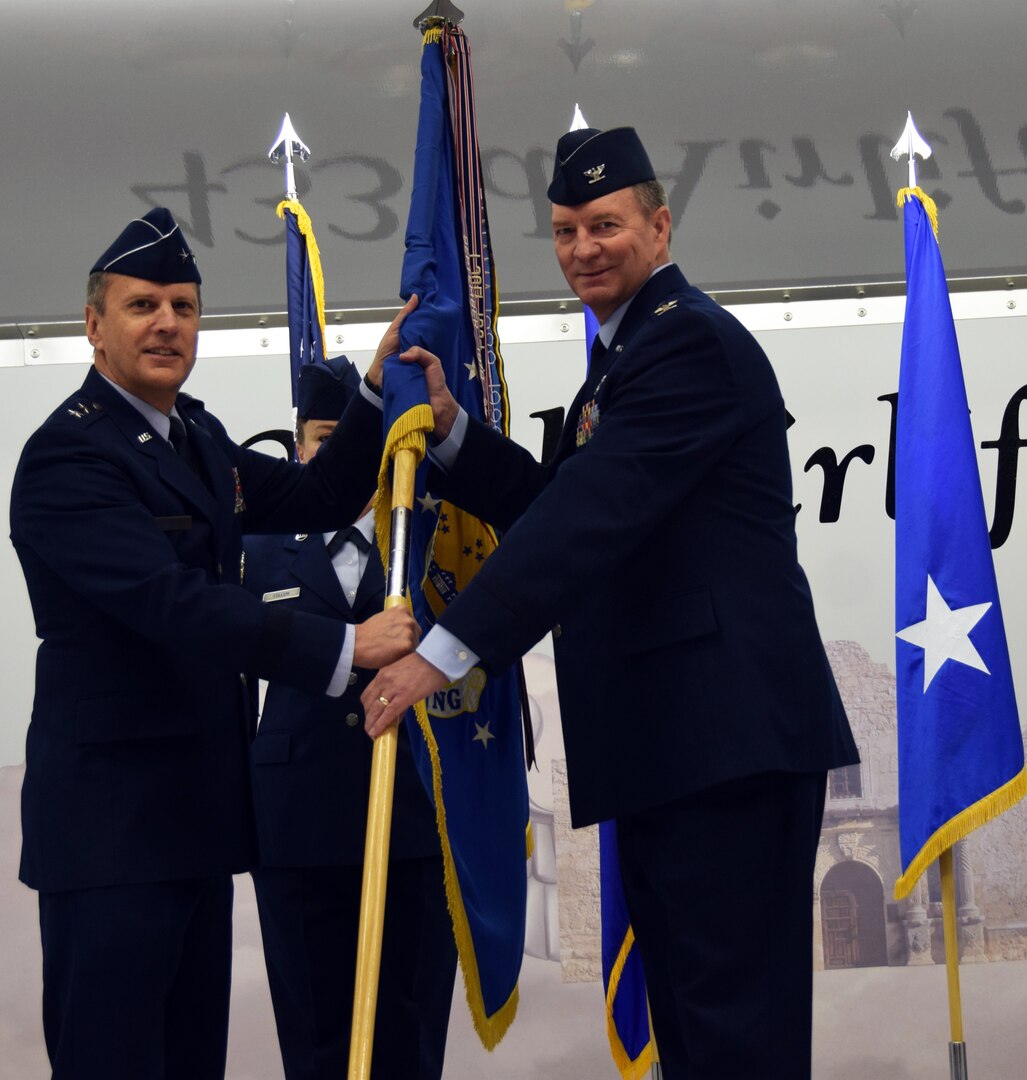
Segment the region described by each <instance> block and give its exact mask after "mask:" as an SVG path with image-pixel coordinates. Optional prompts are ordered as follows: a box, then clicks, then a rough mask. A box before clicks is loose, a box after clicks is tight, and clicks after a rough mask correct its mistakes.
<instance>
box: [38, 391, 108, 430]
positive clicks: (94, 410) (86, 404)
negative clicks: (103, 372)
mask: <svg viewBox="0 0 1027 1080" xmlns="http://www.w3.org/2000/svg"><path fill="white" fill-rule="evenodd" d="M105 411H106V410H105V409H104V405H103V402H102V401H94V400H93V399H92V398H90V397H88V396H87V395H83V394H75V395H73V396H72V397H70V398H68V399H67V401H65V402H64V404H63V405H60V406H59V407H58V408H57V409H56V410H55V411H54V412H53V414H52V415H51V417H50V419H51V420H60V419H65V418H67V419H69V420H70V421H72V422H77V423H80V424H84V425H86V426H88V425H89V424H92V423H95V421H96V420H97V419H99V417H101V416H103V414H104V412H105Z"/></svg>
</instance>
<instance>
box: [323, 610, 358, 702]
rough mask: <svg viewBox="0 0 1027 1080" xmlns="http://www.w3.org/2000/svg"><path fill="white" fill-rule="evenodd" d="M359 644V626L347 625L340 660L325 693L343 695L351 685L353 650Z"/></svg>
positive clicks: (335, 695) (332, 695)
mask: <svg viewBox="0 0 1027 1080" xmlns="http://www.w3.org/2000/svg"><path fill="white" fill-rule="evenodd" d="M356 644H357V628H356V627H355V626H347V627H346V636H345V638H343V641H342V652H340V653H339V662H338V663H337V664H336V665H335V674H334V675H332V681H331V682H330V683H329V684H328V689H327V690H326V691H325V693H326V694H327V695H328V696H329V697H342V695H343V694H344V693H345V692H346V687H347V686H349V677H350V673H351V672H352V671H353V650H354V648H355V647H356Z"/></svg>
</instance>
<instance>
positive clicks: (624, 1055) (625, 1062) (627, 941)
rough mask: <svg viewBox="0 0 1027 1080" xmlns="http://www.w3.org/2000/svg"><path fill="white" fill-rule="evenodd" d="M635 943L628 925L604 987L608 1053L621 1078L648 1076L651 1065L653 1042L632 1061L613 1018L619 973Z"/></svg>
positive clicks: (646, 1045) (637, 1078)
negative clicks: (608, 1042) (606, 985)
mask: <svg viewBox="0 0 1027 1080" xmlns="http://www.w3.org/2000/svg"><path fill="white" fill-rule="evenodd" d="M634 944H635V931H634V930H632V929H631V927H630V926H629V927H628V932H627V933H626V934H625V935H624V940H623V941H622V942H621V946H620V951H619V952H618V953H617V959H616V960H615V961H614V963H613V967H612V969H611V970H610V984H609V986H608V987H607V988H606V1034H607V1037H608V1038H609V1040H610V1053H611V1054H612V1055H613V1062H614V1064H615V1065H616V1066H617V1069H618V1071H619V1072H620V1074H621V1077H622V1078H623V1080H643V1078H644V1077H646V1076H648V1075H649V1073H650V1072H651V1070H652V1066H653V1043H652V1039H650V1040H649V1042H647V1043H646V1044H645V1046H644V1047H643V1048H642V1052H641V1053H640V1054H639V1055H638V1057H637V1058H635V1060H634V1061H632V1060H631V1058H629V1057H628V1052H627V1050H626V1049H625V1048H624V1043H622V1042H621V1038H620V1034H619V1032H618V1031H617V1025H616V1024H615V1023H614V1020H613V1003H614V1000H615V999H616V997H617V989H618V987H619V986H620V979H621V975H622V974H623V973H624V965H625V964H626V963H627V962H628V954H629V953H630V952H631V948H632V946H633V945H634Z"/></svg>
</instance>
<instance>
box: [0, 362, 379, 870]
mask: <svg viewBox="0 0 1027 1080" xmlns="http://www.w3.org/2000/svg"><path fill="white" fill-rule="evenodd" d="M176 406H177V410H178V412H179V414H180V415H181V417H182V419H183V421H184V422H185V424H186V425H187V426H188V429H189V437H190V442H191V444H192V445H193V447H194V451H195V453H196V455H197V456H198V458H199V462H200V466H201V470H202V473H203V477H202V478H201V477H200V476H199V475H197V474H196V473H194V472H192V471H191V470H190V468H189V467H188V466H187V465H186V463H185V462H184V460H183V459H182V458H180V457H179V456H178V455H177V454H176V453H175V452H174V450H173V449H172V447H171V446H170V445H169V444H168V443H167V442H166V441H165V440H164V439H162V438H160V437H159V436H158V435H156V434H155V433H154V432H153V431H152V430H151V429H150V427H149V425H148V424H147V422H146V421H145V420H144V419H143V417H142V416H141V414H140V413H139V412H138V411H137V410H136V409H134V408H133V407H132V405H131V404H129V403H128V402H127V401H126V400H125V399H124V398H123V397H122V396H121V395H120V394H119V393H118V392H117V391H116V390H115V389H114V388H113V387H112V386H111V385H110V384H109V383H107V381H106V380H105V379H104V378H103V377H102V376H101V375H99V374H98V373H97V372H96V371H95V370H90V372H89V374H88V375H87V376H86V380H85V382H84V384H83V386H82V387H81V389H80V390H79V391H78V392H77V393H75V394H73V395H72V396H71V397H69V398H68V399H67V400H66V401H65V402H64V403H63V404H62V405H61V406H60V407H58V408H57V409H56V411H55V412H53V413H52V414H51V416H50V417H49V418H48V419H47V420H46V421H45V422H44V424H43V425H42V426H41V427H40V428H39V430H38V431H37V432H36V433H35V434H34V435H33V436H32V437H31V439H30V440H29V442H28V443H27V444H26V447H25V449H24V451H23V453H22V457H21V460H20V462H19V465H18V468H17V472H16V474H15V479H14V488H13V491H12V495H11V538H12V540H13V542H14V546H15V548H16V550H17V553H18V557H19V558H20V560H21V563H22V567H23V569H24V573H25V579H26V582H27V585H28V591H29V597H30V599H31V603H32V609H33V613H34V616H35V621H36V630H37V634H38V635H39V637H40V639H41V644H40V646H39V652H38V657H37V664H36V687H35V702H34V705H33V712H32V720H31V723H30V725H29V730H28V736H27V747H26V771H25V781H24V786H23V791H22V826H23V837H24V843H23V851H22V862H21V879H22V880H23V881H24V882H25V883H26V884H28V885H30V886H31V887H33V888H35V889H39V890H44V891H59V890H67V889H83V888H90V887H94V886H102V885H113V884H124V883H134V882H150V881H167V880H175V879H180V878H198V877H204V876H210V875H218V874H230V873H234V872H239V871H243V870H247V869H249V868H250V867H251V866H252V865H253V863H254V858H255V854H256V845H255V837H254V829H253V821H252V807H251V801H250V784H249V768H248V761H249V755H248V745H249V741H250V738H251V736H252V734H253V723H254V718H253V715H252V710H251V709H250V708H249V707H248V700H249V696H248V694H247V693H246V691H245V688H244V686H243V685H242V684H241V680H240V673H241V672H252V673H255V674H259V675H261V676H263V677H265V678H271V679H281V680H284V681H288V682H289V683H291V684H292V685H294V686H298V687H300V688H302V689H303V690H305V691H306V692H308V693H311V694H323V693H324V691H325V689H326V688H327V686H328V682H329V680H330V678H331V675H332V673H333V671H334V669H335V666H336V664H337V661H338V657H339V653H340V649H341V645H342V641H343V637H344V634H345V632H346V631H345V626H344V624H343V622H342V620H341V619H339V618H338V617H335V618H326V617H325V616H324V615H316V614H310V613H307V612H300V611H287V610H284V609H283V608H282V607H281V606H280V605H279V606H275V605H264V604H261V603H260V601H259V600H257V599H255V598H254V597H253V596H252V595H250V594H249V593H247V592H246V591H245V590H244V589H242V588H240V587H239V564H240V554H241V550H242V543H241V537H242V533H243V532H244V531H245V532H278V533H280V532H283V531H287V530H288V531H293V530H298V529H308V530H311V531H313V530H318V529H329V528H334V527H336V526H338V525H340V524H344V523H346V522H348V521H352V520H353V518H354V517H355V516H356V514H358V513H359V511H360V508H361V507H362V506H363V505H364V504H365V503H366V501H367V498H368V497H369V494H370V481H369V486H368V488H367V489H366V490H359V489H358V485H357V484H355V483H353V482H351V480H350V478H351V477H353V476H368V477H370V476H371V475H372V474H373V472H374V464H373V463H374V460H375V458H376V455H377V454H378V453H379V452H380V445H381V442H380V440H381V435H380V424H381V421H380V414H379V413H378V412H377V410H376V409H374V407H373V406H370V405H368V404H367V402H365V401H363V400H362V399H359V398H358V399H357V400H356V401H354V403H353V405H352V407H351V411H350V412H348V413H347V420H351V421H352V422H350V423H346V424H340V426H339V432H338V434H337V436H336V437H335V438H334V439H333V440H331V441H330V442H329V443H328V444H327V445H326V447H325V448H324V450H323V451H322V453H320V454H318V458H317V462H316V463H314V464H313V465H311V466H308V467H302V466H299V465H295V464H293V463H290V462H286V461H283V460H280V459H275V458H271V457H267V456H265V455H262V454H259V453H256V452H254V451H251V450H244V449H242V448H240V447H239V446H237V445H236V444H235V443H234V442H232V440H231V439H230V438H229V437H228V435H227V434H226V432H225V430H224V428H223V427H222V425H221V424H220V423H219V422H218V420H217V419H215V418H214V417H213V416H212V415H211V414H210V413H208V412H207V411H206V410H205V408H204V407H203V403H202V402H200V401H197V400H195V399H193V398H191V397H189V396H188V395H185V394H180V395H179V397H178V401H177V403H176Z"/></svg>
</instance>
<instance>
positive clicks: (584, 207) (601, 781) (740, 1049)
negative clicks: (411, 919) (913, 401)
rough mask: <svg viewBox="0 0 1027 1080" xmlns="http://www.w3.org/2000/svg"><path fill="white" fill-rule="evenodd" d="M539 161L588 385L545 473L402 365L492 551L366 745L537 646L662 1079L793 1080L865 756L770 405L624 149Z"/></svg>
mask: <svg viewBox="0 0 1027 1080" xmlns="http://www.w3.org/2000/svg"><path fill="white" fill-rule="evenodd" d="M556 156H557V161H556V167H555V171H554V176H553V182H552V184H551V185H550V188H549V197H550V199H551V201H552V203H553V211H552V219H553V241H554V245H555V248H556V256H557V259H558V261H559V263H560V267H561V269H562V270H563V273H564V275H565V277H566V279H567V281H568V283H569V284H570V286H571V288H572V289H573V290H574V292H575V293H576V294H577V295H578V296H579V297H580V298H581V300H582V301H583V302H584V303H585V304H587V305H589V306H590V307H591V308H592V310H593V311H594V312H595V314H596V316H597V318H598V319H599V321H600V324H601V325H600V330H599V336H598V339H597V345H596V346H595V348H594V350H593V354H592V359H591V363H590V368H589V372H588V376H587V378H586V380H585V384H584V385H583V386H582V388H581V390H580V391H579V393H578V395H577V397H576V398H575V401H574V403H573V405H572V406H571V409H570V412H569V415H568V421H567V424H566V426H565V428H564V431H563V434H562V437H561V440H560V443H559V446H558V449H557V452H556V455H555V459H554V461H553V463H552V464H551V465H550V466H549V467H548V468H543V467H541V466H539V465H538V463H537V462H535V461H534V459H533V458H532V457H531V455H530V454H528V453H527V452H525V451H524V450H523V449H521V448H520V447H518V446H516V445H515V444H514V443H512V442H510V441H509V440H505V439H503V438H502V437H501V436H499V435H497V434H496V433H494V432H491V431H490V430H489V429H488V428H487V427H485V426H484V425H480V424H478V423H476V422H474V421H470V422H468V419H467V417H466V415H465V414H463V413H462V412H460V411H459V410H458V409H457V406H456V403H455V402H454V401H453V399H452V397H451V396H450V395H449V393H448V391H447V390H446V388H445V385H444V379H443V376H442V372H441V368H440V367H439V365H438V361H437V360H436V359H435V358H434V357H432V356H431V355H430V354H427V353H425V352H423V351H422V350H419V349H414V350H411V351H410V353H409V354H405V357H406V358H407V359H413V360H417V361H419V362H420V363H421V364H422V365H423V366H424V367H425V370H426V375H427V378H428V385H429V390H430V392H431V396H432V405H433V410H434V412H435V417H436V434H437V435H438V436H440V437H442V438H443V439H444V441H443V443H442V444H441V445H440V446H439V447H438V448H437V450H436V451H435V453H436V457H437V460H438V461H439V462H440V463H441V465H442V466H443V468H442V469H440V470H438V471H437V474H436V475H434V476H433V477H432V478H431V481H430V483H431V489H432V493H433V494H436V495H442V496H444V497H446V498H449V499H451V500H452V501H454V502H456V503H458V504H459V505H462V506H464V507H466V508H467V509H468V510H470V511H471V512H472V513H475V514H477V515H478V516H480V517H481V518H483V519H484V520H486V521H489V522H491V523H492V524H494V525H496V526H497V527H499V528H500V529H502V530H503V531H504V539H503V543H502V545H501V546H500V548H499V550H498V551H497V552H496V553H495V554H494V555H493V556H492V557H491V558H490V559H489V560H488V562H487V563H486V564H485V566H484V567H483V569H482V570H481V572H480V573H479V574H478V576H477V577H476V578H475V580H474V582H473V583H472V584H471V585H470V586H469V587H468V588H467V589H465V590H464V591H463V592H462V593H461V594H460V596H459V597H458V598H457V599H456V600H455V602H454V603H453V604H452V605H451V606H450V607H449V608H448V609H447V611H446V612H445V613H444V614H443V615H442V616H441V618H440V620H439V626H437V627H436V628H434V629H433V630H432V631H431V633H430V634H429V635H428V636H427V637H426V638H425V640H424V641H423V642H422V644H421V646H420V647H419V651H418V653H417V654H414V655H412V656H409V657H406V658H404V659H402V660H400V661H398V662H397V663H395V664H393V665H392V666H390V667H387V668H384V669H382V671H381V672H379V674H378V675H377V676H376V677H375V679H374V680H373V681H372V683H371V685H370V686H369V688H368V689H367V691H366V692H365V694H364V703H365V707H366V709H367V727H368V730H369V732H370V733H371V734H378V733H379V732H380V731H382V730H383V729H384V727H385V726H386V725H388V724H390V723H394V722H395V721H396V720H397V719H398V718H399V717H400V716H402V714H403V711H404V710H405V709H406V707H407V706H408V705H409V704H410V703H411V702H412V701H413V700H415V699H417V698H421V697H424V696H425V695H426V694H428V693H430V692H432V691H434V690H435V689H437V688H438V687H440V686H442V685H443V684H445V683H446V682H447V681H448V680H449V679H455V678H459V677H460V676H461V675H462V674H463V673H464V671H465V670H466V668H467V666H468V665H470V664H473V663H479V662H480V663H483V664H484V665H485V666H486V667H488V668H491V669H492V670H501V669H502V668H503V667H505V666H506V665H507V664H509V663H510V662H511V661H512V660H514V659H515V658H516V657H517V656H519V655H521V654H522V653H524V652H526V651H527V650H528V649H530V648H531V646H532V645H533V644H534V643H535V642H536V641H537V640H538V639H539V638H540V637H542V636H543V635H544V634H545V633H546V632H547V631H548V630H549V629H550V628H551V627H556V628H557V629H556V631H554V650H555V656H556V669H557V677H558V682H559V691H560V709H561V716H562V721H563V729H564V741H565V744H566V751H567V770H568V782H569V790H570V803H571V815H572V819H573V823H574V825H576V826H582V825H589V824H591V823H593V822H596V821H600V820H604V819H610V818H612V819H615V820H616V823H617V836H618V842H619V849H620V863H621V871H622V878H623V882H624V889H625V895H626V898H627V903H628V909H629V912H630V915H631V920H632V924H633V927H634V931H635V935H636V938H637V941H638V945H639V948H640V950H641V954H642V960H643V966H644V969H645V976H646V985H647V989H648V993H649V1002H650V1008H651V1011H652V1020H653V1026H654V1029H655V1034H656V1042H657V1045H658V1047H659V1052H660V1056H661V1060H662V1062H663V1067H664V1074H665V1075H666V1076H667V1077H668V1080H680V1078H687V1080H729V1078H730V1080H736V1078H737V1080H742V1078H745V1080H750V1078H755V1077H760V1078H761V1080H762V1078H780V1080H802V1078H803V1077H808V1076H809V1073H810V1034H811V998H812V962H811V961H812V895H813V892H812V874H813V865H814V859H815V855H816V849H817V841H818V836H819V830H820V823H821V816H822V811H823V802H824V790H825V779H826V772H827V770H828V769H830V768H832V767H834V766H839V765H845V764H849V763H851V762H855V761H856V760H857V755H856V749H855V745H854V743H853V740H852V735H851V733H850V731H849V727H848V723H847V721H846V718H845V713H844V710H843V708H842V704H841V701H840V699H839V696H838V692H837V689H836V687H835V683H834V679H833V677H832V674H831V670H830V668H829V666H828V662H827V658H826V656H825V653H824V649H823V646H822V643H821V640H820V636H819V632H818V630H817V625H816V621H815V618H814V613H813V602H812V599H811V597H810V591H809V586H808V584H807V581H806V577H805V575H804V574H803V572H802V569H801V568H800V566H799V563H798V559H797V555H796V538H795V511H794V507H793V505H792V492H791V472H790V467H789V462H788V449H787V444H786V438H785V428H786V423H785V409H784V403H783V401H782V398H781V393H780V391H779V389H778V386H777V382H776V380H775V377H774V373H773V371H772V369H771V367H770V364H769V362H768V360H767V358H766V356H765V355H764V353H763V351H762V350H761V349H760V347H759V345H758V344H757V343H756V341H755V340H754V339H753V338H752V337H751V335H750V334H749V333H748V332H747V331H746V330H745V329H744V328H743V327H742V326H741V325H740V324H739V323H738V322H737V321H736V320H735V319H734V318H733V317H732V316H731V315H729V314H728V313H727V312H726V311H724V310H723V309H722V308H720V307H719V306H718V305H717V304H716V303H714V302H713V301H712V300H711V299H710V298H709V297H707V296H706V295H704V294H703V293H702V292H700V291H699V290H698V289H696V288H694V287H692V286H691V285H689V283H688V282H687V281H686V280H685V278H684V276H683V274H682V273H681V271H680V270H679V269H678V267H677V266H676V265H675V264H674V263H672V262H671V258H670V249H669V247H670V228H671V219H670V212H669V210H668V208H667V205H666V198H665V196H664V194H663V189H662V187H661V186H660V185H659V184H658V183H657V182H656V180H655V174H654V172H653V168H652V165H651V164H650V161H649V158H648V156H647V154H646V152H645V149H644V148H643V146H642V144H641V142H640V140H639V138H638V136H637V134H636V133H635V131H634V130H633V129H630V128H619V129H615V130H611V131H605V132H603V131H597V130H595V129H587V130H584V131H576V132H572V133H570V134H568V135H565V136H564V137H563V138H562V139H561V140H560V143H559V145H558V147H557V155H556ZM443 470H444V471H443Z"/></svg>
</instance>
